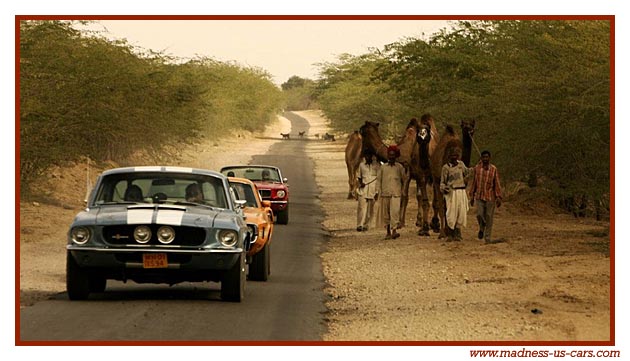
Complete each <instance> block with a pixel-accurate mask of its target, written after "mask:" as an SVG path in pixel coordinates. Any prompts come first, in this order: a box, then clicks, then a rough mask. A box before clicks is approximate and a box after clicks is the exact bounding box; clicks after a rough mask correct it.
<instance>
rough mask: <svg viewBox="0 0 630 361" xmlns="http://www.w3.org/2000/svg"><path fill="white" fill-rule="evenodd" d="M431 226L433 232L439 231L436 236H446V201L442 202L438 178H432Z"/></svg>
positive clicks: (442, 197)
mask: <svg viewBox="0 0 630 361" xmlns="http://www.w3.org/2000/svg"><path fill="white" fill-rule="evenodd" d="M438 217H439V218H438ZM438 227H439V228H438ZM431 228H432V229H433V231H434V232H440V235H439V236H438V238H444V237H446V202H444V196H443V195H442V192H441V191H440V180H439V179H438V180H435V179H434V180H433V219H432V220H431Z"/></svg>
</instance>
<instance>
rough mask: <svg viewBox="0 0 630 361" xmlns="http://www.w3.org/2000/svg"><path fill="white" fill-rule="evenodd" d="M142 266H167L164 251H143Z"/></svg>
mask: <svg viewBox="0 0 630 361" xmlns="http://www.w3.org/2000/svg"><path fill="white" fill-rule="evenodd" d="M142 267H143V268H167V267H168V261H167V259H166V253H143V254H142Z"/></svg>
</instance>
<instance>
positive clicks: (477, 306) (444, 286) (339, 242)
mask: <svg viewBox="0 0 630 361" xmlns="http://www.w3.org/2000/svg"><path fill="white" fill-rule="evenodd" d="M297 113H298V114H299V115H301V116H303V117H305V118H307V119H309V121H310V123H311V128H310V130H309V134H308V135H309V136H310V137H311V138H313V139H317V138H315V134H323V133H325V132H326V131H329V129H328V128H327V126H326V120H325V119H324V118H323V117H321V115H320V114H319V113H318V112H315V111H306V112H297ZM289 129H290V123H289V122H288V120H286V119H284V118H280V119H279V120H278V121H277V122H276V123H274V124H273V125H272V126H271V127H269V128H268V129H267V131H266V132H265V133H264V134H260V135H254V134H246V133H243V134H237V135H235V136H234V137H230V138H226V139H223V140H221V141H219V142H214V141H209V142H204V143H201V144H197V145H193V146H189V147H186V148H185V149H182V156H181V159H179V160H177V163H176V164H177V165H181V166H191V167H202V168H209V169H217V168H219V167H220V166H222V165H226V164H229V163H247V162H249V160H250V154H261V152H263V153H264V152H265V151H266V149H268V147H269V146H271V145H272V144H273V143H274V142H276V141H279V140H280V134H279V133H280V132H283V133H286V132H287V131H289ZM345 143H346V142H345V139H343V138H342V137H341V136H339V135H337V141H335V142H330V141H323V140H321V141H311V142H308V143H307V147H306V149H307V152H308V155H309V157H311V158H312V159H313V160H314V163H315V167H316V169H315V174H316V178H317V183H318V185H319V189H320V192H321V193H320V200H321V205H322V207H323V209H324V211H325V213H326V219H325V221H324V224H323V227H324V228H325V229H326V230H328V231H329V233H330V239H329V242H328V244H327V249H326V251H325V252H324V253H323V254H322V255H321V259H322V265H323V271H324V275H325V277H326V279H327V283H328V286H327V287H326V289H325V290H324V292H325V293H326V295H327V297H328V301H327V307H328V309H329V312H328V314H327V315H326V319H327V322H328V328H329V331H328V333H327V334H326V335H324V340H326V341H344V340H349V341H482V340H491V341H526V340H539V341H578V340H579V341H607V340H609V339H610V257H609V248H610V240H609V237H608V233H607V232H608V228H609V223H608V222H597V221H594V220H590V219H579V220H578V219H575V218H573V217H570V216H567V215H555V214H547V215H538V216H537V215H528V214H524V213H523V212H520V211H519V210H518V209H516V208H515V207H514V206H513V205H512V204H511V202H510V200H509V199H507V200H506V202H505V204H504V206H503V207H501V208H500V209H498V210H497V212H496V220H495V230H494V234H495V236H496V237H502V238H505V239H507V242H506V243H501V244H495V245H485V244H483V242H482V241H479V240H477V239H476V224H475V220H474V217H473V216H472V212H473V210H472V209H471V211H470V212H471V213H469V220H468V227H466V228H465V229H464V230H463V236H464V241H463V242H461V243H445V242H443V241H442V240H439V239H438V238H437V235H436V234H432V235H431V236H430V237H419V236H417V235H415V231H416V229H415V227H407V228H405V229H403V230H402V237H401V238H398V239H396V240H384V230H382V229H374V228H372V229H370V230H369V231H367V232H362V233H358V232H356V231H355V228H356V223H355V222H356V202H355V201H352V200H347V199H346V194H347V175H346V168H345V162H344V153H343V152H344V147H345ZM234 149H239V151H238V152H235V151H234ZM147 165H150V164H147ZM97 173H98V170H96V169H94V170H93V171H92V174H97ZM43 187H44V186H43ZM44 189H47V192H49V194H48V196H49V197H53V198H54V199H55V202H54V203H55V205H51V204H47V203H44V202H37V201H29V202H24V203H23V204H21V205H20V294H21V299H20V301H21V306H22V307H27V306H28V305H30V304H33V303H34V302H36V301H37V300H40V299H44V298H47V297H50V296H51V295H54V294H56V293H59V292H63V291H64V289H65V251H64V245H65V242H66V241H65V239H66V235H65V232H66V230H67V225H69V224H70V223H71V222H72V219H73V217H74V215H75V214H76V212H77V211H78V210H80V209H81V207H82V199H83V196H84V189H85V166H84V165H76V166H75V167H71V168H66V169H63V170H58V171H54V172H51V174H50V176H49V179H48V182H47V183H46V185H45V187H44ZM77 190H80V191H77ZM412 191H415V187H414V186H412ZM77 193H78V195H77ZM416 209H417V208H416V204H415V201H414V200H411V201H410V207H409V211H408V213H407V224H413V221H412V219H414V217H415V212H416ZM532 311H535V312H532Z"/></svg>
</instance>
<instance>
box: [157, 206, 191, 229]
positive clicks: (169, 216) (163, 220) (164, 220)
mask: <svg viewBox="0 0 630 361" xmlns="http://www.w3.org/2000/svg"><path fill="white" fill-rule="evenodd" d="M183 218H184V212H182V211H175V210H170V209H163V210H159V211H158V214H157V219H156V220H155V223H157V224H168V225H171V226H181V225H182V219H183Z"/></svg>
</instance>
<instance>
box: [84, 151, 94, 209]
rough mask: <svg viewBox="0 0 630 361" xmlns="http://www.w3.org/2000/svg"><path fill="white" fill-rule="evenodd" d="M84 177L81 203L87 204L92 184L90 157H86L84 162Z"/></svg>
mask: <svg viewBox="0 0 630 361" xmlns="http://www.w3.org/2000/svg"><path fill="white" fill-rule="evenodd" d="M85 169H86V177H85V199H84V200H83V202H84V203H85V204H87V201H88V197H89V196H90V190H91V189H92V182H90V157H89V156H88V157H87V161H86V167H85Z"/></svg>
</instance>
